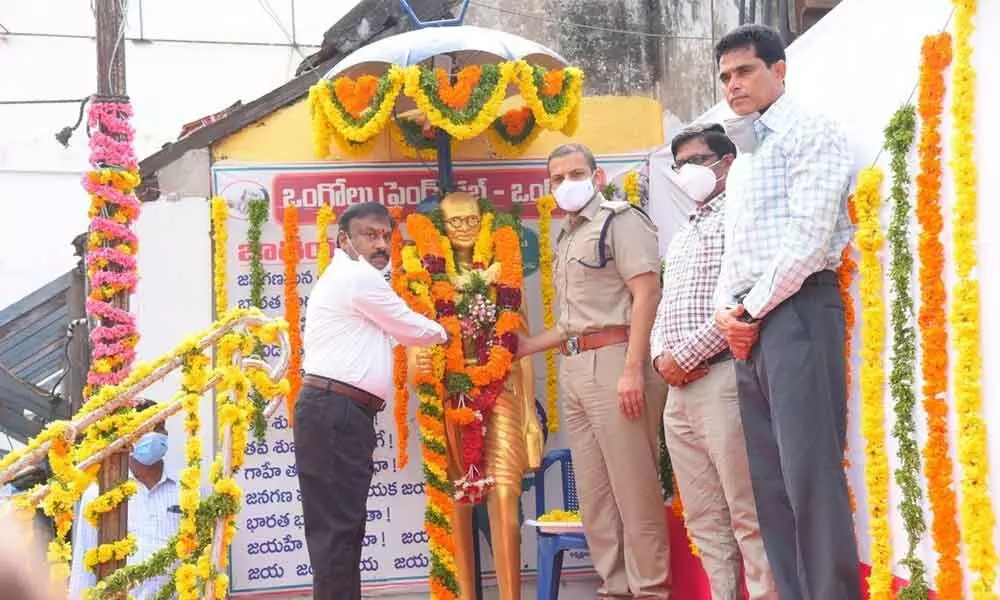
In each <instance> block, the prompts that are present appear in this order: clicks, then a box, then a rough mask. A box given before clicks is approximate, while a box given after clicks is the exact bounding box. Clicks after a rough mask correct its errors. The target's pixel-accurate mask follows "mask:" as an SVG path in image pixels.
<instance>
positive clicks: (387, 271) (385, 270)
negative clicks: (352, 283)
mask: <svg viewBox="0 0 1000 600" xmlns="http://www.w3.org/2000/svg"><path fill="white" fill-rule="evenodd" d="M344 237H346V238H347V245H348V246H350V247H351V250H352V251H353V252H354V254H355V255H357V258H356V259H355V260H357V261H358V262H361V263H364V264H366V265H368V266H369V267H371V268H373V269H375V270H376V271H378V272H379V274H380V275H381V276H382V277H383V278H384V279H385V280H386V281H389V278H390V277H391V276H392V261H391V260H390V261H386V263H385V266H384V267H382V268H381V269H380V268H378V267H376V266H375V265H373V264H371V263H370V262H368V259H367V258H365V257H364V255H363V254H361V253H360V252H358V249H357V248H355V247H354V242H352V241H351V236H349V235H348V236H344Z"/></svg>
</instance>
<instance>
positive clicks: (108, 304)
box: [82, 99, 140, 395]
mask: <svg viewBox="0 0 1000 600" xmlns="http://www.w3.org/2000/svg"><path fill="white" fill-rule="evenodd" d="M131 117H132V106H131V105H130V104H129V103H128V102H118V101H109V100H96V99H95V100H93V101H92V102H91V104H90V109H89V114H88V116H87V125H88V130H89V131H90V132H91V137H90V164H91V168H92V170H91V171H89V172H88V173H87V174H86V175H84V177H83V182H82V183H83V187H84V189H85V190H86V191H87V193H88V194H89V195H90V200H91V203H90V211H89V216H90V219H91V222H90V229H89V233H88V236H87V258H86V264H87V275H88V280H89V283H90V295H89V297H88V298H87V302H86V309H87V315H88V316H89V317H90V318H91V319H94V320H95V321H96V322H97V323H98V325H97V326H96V327H95V328H94V329H93V330H92V331H91V333H90V341H91V366H90V372H89V373H88V375H87V389H86V390H85V395H89V394H90V393H91V392H92V391H93V390H94V389H95V388H97V387H100V386H104V385H114V384H117V383H119V382H121V381H122V380H123V379H124V378H125V377H126V376H127V375H128V373H129V369H130V368H131V366H132V362H133V361H134V360H135V347H136V344H138V341H139V332H138V330H137V329H136V325H135V316H134V315H132V314H131V313H129V312H128V311H127V310H124V309H123V308H122V307H121V306H120V305H119V304H117V299H121V298H128V296H129V295H131V294H132V293H134V292H135V289H136V284H137V283H138V280H139V276H138V261H137V259H136V255H137V253H138V251H139V239H138V237H137V236H136V235H135V233H134V232H133V231H132V230H131V227H132V225H133V223H134V222H135V220H136V219H137V218H138V217H139V212H140V202H139V199H138V198H136V196H135V188H136V187H137V186H138V185H139V181H140V178H139V172H138V165H137V161H136V157H135V152H134V150H133V147H132V142H133V138H134V130H133V129H132V126H131V125H130V124H129V119H130V118H131Z"/></svg>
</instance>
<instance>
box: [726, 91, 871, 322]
mask: <svg viewBox="0 0 1000 600" xmlns="http://www.w3.org/2000/svg"><path fill="white" fill-rule="evenodd" d="M754 129H755V131H756V133H757V137H758V139H759V144H758V145H757V148H756V149H755V150H754V152H753V153H750V154H741V155H740V156H739V157H738V158H737V159H736V161H735V162H734V163H733V165H732V167H731V168H730V170H729V175H728V177H727V181H726V189H727V193H728V201H727V202H726V206H727V208H726V240H725V253H724V255H723V259H722V271H721V273H720V276H719V286H718V289H717V290H716V295H715V303H716V308H720V309H721V308H727V307H732V306H734V305H736V304H738V303H740V302H742V304H743V307H744V308H745V309H746V311H747V312H748V313H750V315H751V316H753V317H756V318H758V319H759V318H762V317H764V316H765V315H766V314H767V313H768V312H770V311H771V310H773V309H774V308H775V307H776V306H777V305H778V304H780V303H781V302H782V301H784V300H785V299H786V298H788V297H789V296H791V295H792V294H794V293H796V292H797V291H798V290H799V288H800V287H801V286H802V283H803V282H804V281H805V279H806V278H807V277H809V276H810V275H812V274H813V273H816V272H818V271H822V270H826V269H836V268H837V266H838V265H839V264H840V255H841V252H842V250H843V249H844V246H846V245H847V243H848V242H849V241H850V239H851V236H852V235H853V228H852V225H851V222H850V219H849V218H848V215H847V192H848V186H849V184H850V179H851V165H852V163H853V160H852V157H851V153H850V150H849V148H848V145H847V140H846V138H845V137H844V134H843V133H842V131H841V129H840V127H839V126H838V125H837V124H835V123H834V122H833V121H832V120H831V119H829V118H827V117H826V116H824V115H820V114H816V113H814V112H812V111H809V110H807V109H806V108H804V107H802V106H800V105H799V104H798V103H796V102H795V100H794V99H793V98H790V97H789V95H788V93H785V94H782V96H781V97H780V98H779V99H778V100H777V101H776V102H775V103H774V104H773V105H771V107H770V108H769V109H768V110H767V111H766V112H765V113H764V114H763V115H762V116H761V117H760V119H759V120H757V121H756V122H755V123H754ZM744 294H745V297H743V296H744Z"/></svg>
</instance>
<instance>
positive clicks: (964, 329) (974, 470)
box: [950, 0, 998, 600]
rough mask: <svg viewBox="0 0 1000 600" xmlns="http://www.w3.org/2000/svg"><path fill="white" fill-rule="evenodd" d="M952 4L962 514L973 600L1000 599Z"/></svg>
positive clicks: (970, 140)
mask: <svg viewBox="0 0 1000 600" xmlns="http://www.w3.org/2000/svg"><path fill="white" fill-rule="evenodd" d="M953 4H954V6H955V64H954V67H953V69H952V86H953V87H952V107H951V114H952V119H953V120H954V129H953V133H952V153H953V154H952V155H953V158H952V161H951V166H952V170H953V171H954V176H955V203H954V206H953V209H952V252H953V256H954V261H955V274H956V276H957V282H956V283H955V286H954V288H953V290H954V292H953V293H954V296H953V297H954V301H953V302H952V311H951V318H950V322H951V326H952V328H953V331H954V336H953V339H954V346H955V362H954V373H953V376H952V381H954V383H955V385H954V394H955V412H956V414H957V416H958V463H959V467H960V469H961V473H962V477H961V480H960V481H961V492H960V493H959V498H960V510H959V516H960V522H961V524H962V541H963V542H964V543H965V550H966V557H967V558H968V565H969V572H970V575H971V578H972V597H973V598H974V599H975V600H987V599H994V598H996V597H997V595H996V593H994V591H993V590H994V588H995V586H996V579H997V562H998V557H997V551H996V546H995V544H994V535H995V533H996V525H997V522H996V514H995V512H994V509H993V501H992V499H991V498H990V490H989V476H990V465H989V460H988V456H989V444H988V433H987V431H988V429H989V428H988V426H987V423H986V419H984V417H983V388H982V385H983V359H982V343H981V337H982V332H981V329H980V328H981V321H980V315H981V312H982V309H981V306H980V289H979V278H978V275H977V273H976V267H977V264H978V251H977V231H976V230H977V228H978V227H979V218H978V210H979V195H978V189H977V187H978V172H977V168H976V158H975V149H974V146H975V141H976V136H975V120H976V70H975V68H974V67H973V65H972V33H973V30H974V28H975V24H974V22H973V20H974V19H975V16H976V0H953Z"/></svg>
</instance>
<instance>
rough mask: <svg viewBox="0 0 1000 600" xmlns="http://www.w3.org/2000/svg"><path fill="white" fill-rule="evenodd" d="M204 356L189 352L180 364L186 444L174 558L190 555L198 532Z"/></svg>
mask: <svg viewBox="0 0 1000 600" xmlns="http://www.w3.org/2000/svg"><path fill="white" fill-rule="evenodd" d="M210 364H211V363H210V361H209V359H208V356H206V355H205V354H204V353H203V352H199V351H193V352H191V354H190V355H189V356H188V357H187V359H186V360H185V363H184V367H183V370H182V376H181V392H182V393H183V394H184V397H183V405H184V431H185V433H186V434H187V442H186V443H185V444H184V462H185V465H186V466H185V467H184V470H183V471H181V479H180V487H181V493H180V502H179V504H180V509H181V522H180V527H179V528H178V531H177V556H178V558H180V559H182V560H183V559H186V558H188V557H190V556H191V555H192V553H194V551H195V550H196V549H197V546H198V531H197V528H196V526H195V525H196V520H195V512H196V511H197V510H198V503H199V501H200V495H201V492H200V484H201V438H200V436H199V432H200V430H201V421H200V419H199V417H198V409H199V406H200V404H201V397H202V394H203V393H204V390H205V388H206V387H207V385H208V376H209V373H208V369H209V365H210Z"/></svg>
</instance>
